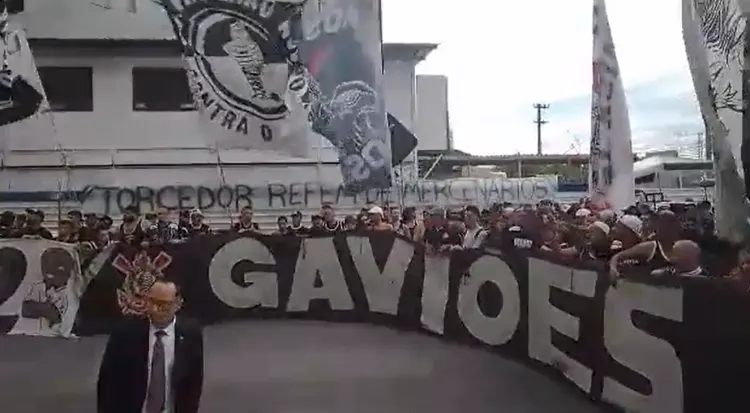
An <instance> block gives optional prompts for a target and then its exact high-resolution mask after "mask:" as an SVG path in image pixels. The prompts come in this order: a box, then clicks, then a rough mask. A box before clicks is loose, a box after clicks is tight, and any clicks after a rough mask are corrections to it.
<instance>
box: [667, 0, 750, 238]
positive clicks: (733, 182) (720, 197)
mask: <svg viewBox="0 0 750 413" xmlns="http://www.w3.org/2000/svg"><path fill="white" fill-rule="evenodd" d="M746 28H747V21H746V18H745V16H744V15H743V14H742V11H741V9H740V7H739V4H738V3H737V2H736V1H735V0H711V1H707V0H683V2H682V32H683V38H684V42H685V52H686V54H687V58H688V64H689V66H690V74H691V75H692V77H693V86H694V87H695V93H696V96H697V98H698V106H699V107H700V110H701V115H702V116H703V122H704V124H705V126H706V135H707V137H708V139H707V141H709V142H712V152H713V164H714V171H715V176H716V186H715V188H714V190H715V194H716V195H715V199H716V204H715V206H716V229H717V231H718V233H719V236H720V237H722V238H724V239H727V240H729V241H732V242H735V243H741V242H743V241H744V239H745V237H746V234H747V232H748V225H747V219H748V215H749V214H750V210H749V209H748V206H747V204H746V197H747V196H748V194H747V192H748V191H747V189H746V188H747V185H746V184H745V181H744V179H743V176H744V165H743V164H747V163H748V162H750V160H748V159H746V160H744V162H743V159H742V145H743V137H744V136H746V134H745V133H744V132H743V128H744V118H745V116H747V115H746V114H745V110H744V106H743V94H744V90H745V88H744V87H743V85H746V84H747V83H746V82H747V81H746V80H743V79H744V76H745V74H746V72H745V71H744V67H745V49H746V41H745V36H746ZM744 139H747V138H744ZM746 149H747V148H746Z"/></svg>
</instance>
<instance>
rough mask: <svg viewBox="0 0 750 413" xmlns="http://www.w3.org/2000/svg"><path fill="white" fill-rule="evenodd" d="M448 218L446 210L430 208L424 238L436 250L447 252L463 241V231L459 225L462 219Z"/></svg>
mask: <svg viewBox="0 0 750 413" xmlns="http://www.w3.org/2000/svg"><path fill="white" fill-rule="evenodd" d="M451 218H452V219H451V221H450V222H449V221H447V220H446V216H445V210H443V209H442V208H433V209H432V210H430V215H429V218H428V219H427V225H426V227H427V229H425V233H424V240H425V242H426V243H427V245H428V246H429V247H430V248H431V249H432V250H433V251H434V252H447V250H449V249H450V248H451V247H453V246H460V245H461V244H462V242H463V238H462V234H461V231H460V229H459V227H458V224H459V223H460V221H455V220H454V219H453V218H457V217H451Z"/></svg>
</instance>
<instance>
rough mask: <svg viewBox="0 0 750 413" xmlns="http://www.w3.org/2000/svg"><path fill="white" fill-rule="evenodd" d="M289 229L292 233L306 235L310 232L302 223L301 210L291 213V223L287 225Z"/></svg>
mask: <svg viewBox="0 0 750 413" xmlns="http://www.w3.org/2000/svg"><path fill="white" fill-rule="evenodd" d="M289 230H290V231H291V232H292V235H307V234H309V233H310V230H309V229H308V228H307V227H305V226H304V225H302V213H301V212H299V211H295V212H294V213H293V214H292V225H291V226H290V227H289Z"/></svg>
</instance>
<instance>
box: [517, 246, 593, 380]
mask: <svg viewBox="0 0 750 413" xmlns="http://www.w3.org/2000/svg"><path fill="white" fill-rule="evenodd" d="M597 279H598V276H597V273H595V272H593V271H579V270H573V269H571V268H567V267H563V266H560V265H556V264H553V263H550V262H547V261H543V260H539V259H535V258H531V259H529V357H530V358H532V359H535V360H538V361H540V362H542V363H545V364H549V365H551V366H562V367H563V368H562V373H563V374H565V376H566V377H568V379H570V381H572V382H573V383H574V384H575V385H576V386H578V387H579V388H580V389H581V390H583V391H585V392H587V393H589V392H590V391H591V380H592V376H593V370H592V369H590V368H589V367H586V366H584V365H583V364H581V363H579V362H578V361H576V360H574V359H573V358H571V357H569V356H568V355H567V354H565V353H564V352H562V351H560V350H559V349H558V348H557V347H555V346H554V345H553V344H552V329H555V331H557V332H559V333H560V334H564V335H566V336H567V337H570V338H571V339H572V340H577V339H578V338H579V333H580V319H579V318H578V317H576V316H574V315H572V314H569V313H566V312H565V311H563V310H561V309H559V308H557V307H555V306H554V305H552V303H550V301H549V294H550V289H551V288H557V289H560V290H563V291H568V292H572V293H574V294H576V295H580V296H583V297H593V296H594V295H595V293H596V281H597Z"/></svg>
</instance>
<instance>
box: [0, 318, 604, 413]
mask: <svg viewBox="0 0 750 413" xmlns="http://www.w3.org/2000/svg"><path fill="white" fill-rule="evenodd" d="M205 335H206V382H205V387H204V388H205V390H204V396H203V405H202V412H207V413H214V412H216V413H218V412H221V413H376V412H377V413H382V412H387V413H458V412H467V413H490V412H492V413H497V412H502V413H548V412H549V413H553V412H554V413H589V412H599V411H600V410H599V409H598V408H597V407H595V406H594V405H593V404H591V403H589V402H587V401H585V400H583V398H582V397H580V396H579V395H577V394H575V392H574V391H573V390H572V389H571V388H568V387H567V386H561V385H560V383H558V382H554V381H552V380H550V379H548V378H546V377H545V376H543V375H541V374H540V373H537V372H535V371H532V370H529V369H528V368H526V367H524V366H522V365H520V364H516V363H514V362H512V361H509V360H505V359H503V358H501V357H499V356H497V355H493V354H490V353H489V352H486V351H483V350H480V349H473V348H466V347H462V346H460V345H453V344H447V343H444V342H442V341H441V340H439V339H438V338H434V337H429V336H426V335H422V334H417V333H407V332H399V331H394V330H391V329H388V328H385V327H374V326H368V325H359V324H332V323H322V322H311V321H304V322H303V321H244V322H241V323H232V324H224V325H220V326H213V327H210V328H207V329H206V332H205ZM105 339H106V338H105V337H90V338H84V339H79V340H62V339H50V338H36V337H12V336H0V405H2V409H1V410H2V411H3V413H6V412H7V413H42V412H44V413H87V412H93V411H94V387H95V382H96V372H97V369H98V363H99V359H100V357H101V353H102V350H103V346H104V342H105Z"/></svg>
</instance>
